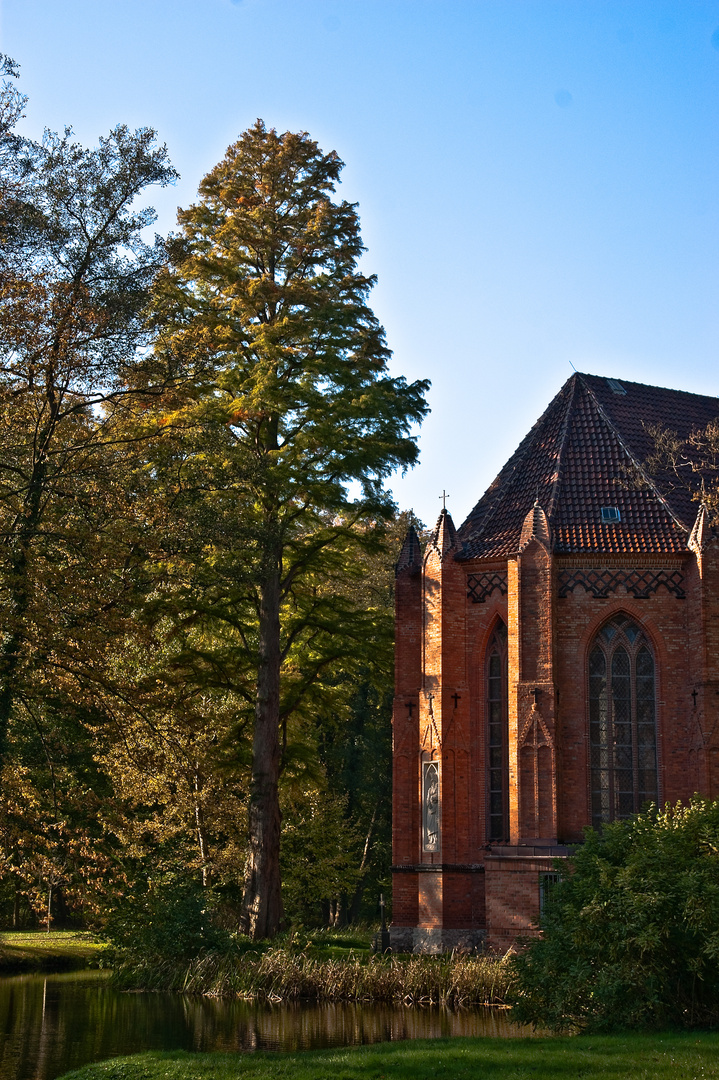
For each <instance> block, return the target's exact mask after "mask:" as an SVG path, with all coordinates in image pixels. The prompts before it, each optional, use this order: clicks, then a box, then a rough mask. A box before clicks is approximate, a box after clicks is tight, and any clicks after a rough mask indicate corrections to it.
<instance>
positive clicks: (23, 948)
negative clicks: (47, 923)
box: [0, 930, 104, 975]
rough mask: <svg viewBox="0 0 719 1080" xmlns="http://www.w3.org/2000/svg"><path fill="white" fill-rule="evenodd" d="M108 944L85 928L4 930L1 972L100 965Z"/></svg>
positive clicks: (1, 944)
mask: <svg viewBox="0 0 719 1080" xmlns="http://www.w3.org/2000/svg"><path fill="white" fill-rule="evenodd" d="M103 948H104V946H103V945H101V944H100V943H99V942H97V941H95V940H94V937H93V935H92V934H90V933H88V932H87V931H83V930H51V931H50V933H49V934H47V933H45V932H44V931H43V930H35V931H30V932H27V933H25V932H22V931H17V932H16V931H14V930H13V931H7V932H4V933H0V974H2V975H9V974H11V973H12V972H18V971H72V970H73V969H78V968H84V967H90V966H93V965H94V964H96V963H97V962H98V960H99V958H100V955H101V954H102V950H103Z"/></svg>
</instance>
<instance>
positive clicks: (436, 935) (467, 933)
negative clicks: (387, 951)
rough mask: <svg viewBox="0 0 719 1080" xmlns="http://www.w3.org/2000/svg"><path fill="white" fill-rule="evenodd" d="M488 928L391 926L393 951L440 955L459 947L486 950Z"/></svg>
mask: <svg viewBox="0 0 719 1080" xmlns="http://www.w3.org/2000/svg"><path fill="white" fill-rule="evenodd" d="M486 936H487V932H486V930H442V929H438V928H435V927H425V926H390V928H389V938H390V944H391V947H392V952H407V953H409V952H413V953H426V954H428V955H432V956H438V955H440V954H441V953H448V952H452V950H453V949H458V950H459V951H461V952H467V953H470V952H478V951H483V950H484V942H485V938H486Z"/></svg>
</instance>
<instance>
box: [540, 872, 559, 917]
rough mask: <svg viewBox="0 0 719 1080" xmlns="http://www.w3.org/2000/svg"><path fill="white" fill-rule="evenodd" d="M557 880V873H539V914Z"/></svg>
mask: <svg viewBox="0 0 719 1080" xmlns="http://www.w3.org/2000/svg"><path fill="white" fill-rule="evenodd" d="M558 881H559V874H540V875H539V914H540V915H541V914H542V913H543V911H544V909H545V907H546V906H547V901H548V900H549V898H550V896H551V895H552V889H553V888H554V886H555V885H556V884H557V882H558Z"/></svg>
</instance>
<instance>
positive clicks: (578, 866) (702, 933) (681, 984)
mask: <svg viewBox="0 0 719 1080" xmlns="http://www.w3.org/2000/svg"><path fill="white" fill-rule="evenodd" d="M540 927H541V930H542V937H541V938H540V939H537V940H534V941H533V942H531V943H529V944H528V945H527V947H526V949H525V950H524V951H523V952H522V953H521V954H520V955H519V956H517V957H516V958H515V960H514V964H513V966H514V971H515V974H516V978H517V982H516V984H515V991H514V1000H513V1004H514V1016H515V1017H516V1019H518V1020H520V1021H524V1022H531V1023H534V1024H539V1025H542V1026H546V1027H550V1028H553V1029H562V1028H575V1029H586V1030H594V1031H597V1030H611V1029H615V1030H616V1029H622V1028H637V1029H639V1028H659V1027H699V1026H715V1025H718V1024H719V802H710V801H708V800H705V799H701V798H698V797H695V798H694V799H693V800H692V802H691V804H690V805H689V806H687V807H683V806H682V805H681V804H679V803H678V804H677V805H676V806H675V807H670V806H668V807H667V808H666V809H665V810H664V811H661V812H659V811H657V810H656V808H654V807H652V808H650V809H649V810H648V811H647V812H645V813H643V814H640V815H638V816H637V817H635V818H632V819H629V820H625V821H617V822H614V823H612V824H609V825H606V826H605V827H604V829H603V831H602V833H601V834H598V833H596V832H594V831H592V830H587V833H586V837H585V841H584V844H583V845H582V846H581V847H580V848H578V849H577V851H576V852H575V853H574V855H573V858H572V859H571V860H570V862H569V865H568V867H566V866H565V868H564V869H563V871H562V877H561V880H560V881H559V883H558V884H557V885H556V886H555V887H554V888H553V890H552V893H551V895H550V897H549V898H548V901H547V903H546V904H545V908H544V912H543V915H542V918H541V922H540Z"/></svg>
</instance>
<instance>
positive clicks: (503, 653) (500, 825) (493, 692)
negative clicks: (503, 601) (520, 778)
mask: <svg viewBox="0 0 719 1080" xmlns="http://www.w3.org/2000/svg"><path fill="white" fill-rule="evenodd" d="M486 686H487V803H488V806H487V810H488V826H489V827H488V839H489V840H506V839H507V838H508V837H509V762H508V757H507V627H506V626H505V625H504V623H503V622H502V621H501V620H500V621H499V622H498V623H497V625H496V627H495V630H494V633H493V634H492V638H491V640H490V642H489V646H488V648H487V659H486Z"/></svg>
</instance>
